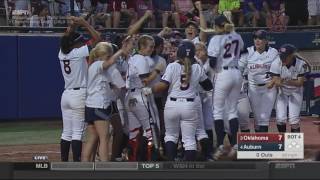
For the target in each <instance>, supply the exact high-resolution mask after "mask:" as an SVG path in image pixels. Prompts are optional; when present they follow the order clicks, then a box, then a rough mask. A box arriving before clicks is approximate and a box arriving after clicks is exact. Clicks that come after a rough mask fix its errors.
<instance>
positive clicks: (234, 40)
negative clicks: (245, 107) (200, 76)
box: [208, 32, 243, 120]
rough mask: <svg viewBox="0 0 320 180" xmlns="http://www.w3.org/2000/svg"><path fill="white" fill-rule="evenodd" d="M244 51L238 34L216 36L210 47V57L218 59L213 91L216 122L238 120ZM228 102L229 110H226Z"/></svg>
mask: <svg viewBox="0 0 320 180" xmlns="http://www.w3.org/2000/svg"><path fill="white" fill-rule="evenodd" d="M242 49H243V40H242V38H241V36H240V35H239V34H237V33H236V32H231V33H229V34H223V35H215V36H213V37H212V38H211V40H210V43H209V46H208V55H209V56H210V57H215V58H217V66H216V72H217V73H216V74H215V79H214V80H213V82H214V89H213V107H214V110H213V116H214V120H221V119H224V111H226V114H227V115H228V117H227V119H228V120H231V119H234V118H237V117H238V115H237V100H238V98H239V94H240V89H241V84H242V76H241V72H240V71H239V70H238V61H239V59H240V51H241V50H242ZM226 101H228V104H229V105H230V108H229V109H225V103H226Z"/></svg>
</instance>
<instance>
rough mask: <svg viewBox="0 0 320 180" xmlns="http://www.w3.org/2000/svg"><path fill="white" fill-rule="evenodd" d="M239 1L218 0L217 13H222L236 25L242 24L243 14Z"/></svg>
mask: <svg viewBox="0 0 320 180" xmlns="http://www.w3.org/2000/svg"><path fill="white" fill-rule="evenodd" d="M241 2H242V1H240V0H219V4H218V10H219V13H220V14H224V15H225V16H226V17H227V18H228V20H229V21H231V22H233V23H234V24H236V25H237V26H243V23H244V15H243V12H242V9H241V6H240V5H241Z"/></svg>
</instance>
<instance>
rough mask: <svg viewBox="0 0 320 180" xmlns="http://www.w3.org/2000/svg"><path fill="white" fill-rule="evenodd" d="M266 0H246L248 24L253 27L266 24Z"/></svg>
mask: <svg viewBox="0 0 320 180" xmlns="http://www.w3.org/2000/svg"><path fill="white" fill-rule="evenodd" d="M263 3H265V0H245V1H244V16H245V19H246V22H247V24H250V25H252V26H253V27H257V26H266V17H267V12H266V10H265V9H264V8H263Z"/></svg>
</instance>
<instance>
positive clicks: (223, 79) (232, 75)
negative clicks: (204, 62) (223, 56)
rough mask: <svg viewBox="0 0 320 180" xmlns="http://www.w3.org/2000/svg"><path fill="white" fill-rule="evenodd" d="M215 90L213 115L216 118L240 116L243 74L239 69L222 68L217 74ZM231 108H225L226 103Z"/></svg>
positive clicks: (229, 118)
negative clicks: (239, 103)
mask: <svg viewBox="0 0 320 180" xmlns="http://www.w3.org/2000/svg"><path fill="white" fill-rule="evenodd" d="M214 82H215V84H214V90H213V107H214V108H213V117H214V120H221V119H224V117H225V114H226V118H227V120H231V119H234V118H238V110H237V104H238V98H239V95H240V90H241V85H242V76H241V73H240V71H239V70H238V69H236V68H229V69H227V70H226V69H222V70H221V72H219V73H217V74H216V75H215V79H214ZM226 103H227V104H228V106H229V108H228V109H226V108H225V104H226Z"/></svg>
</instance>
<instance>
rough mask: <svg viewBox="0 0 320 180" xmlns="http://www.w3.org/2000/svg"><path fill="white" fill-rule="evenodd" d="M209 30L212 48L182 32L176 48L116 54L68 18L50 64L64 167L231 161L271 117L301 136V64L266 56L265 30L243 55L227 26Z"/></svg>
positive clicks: (161, 43) (161, 39) (134, 43)
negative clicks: (58, 81)
mask: <svg viewBox="0 0 320 180" xmlns="http://www.w3.org/2000/svg"><path fill="white" fill-rule="evenodd" d="M200 14H201V13H200ZM200 18H201V17H200ZM142 20H143V19H142ZM138 23H139V22H138ZM214 23H215V26H214V35H213V36H212V37H211V38H208V37H207V33H206V32H205V31H203V28H202V26H201V28H200V30H198V26H197V25H196V24H195V23H193V22H189V23H188V24H187V26H186V29H185V37H184V38H185V39H184V38H180V39H178V38H177V37H175V38H174V39H172V37H170V38H171V39H170V38H169V40H168V37H167V36H164V35H163V34H164V33H163V32H161V33H159V34H158V35H147V34H137V33H128V35H127V36H125V37H123V38H122V39H121V42H120V43H118V44H117V45H116V44H112V43H110V42H104V41H103V40H101V35H100V33H99V32H97V31H96V30H95V29H94V28H93V27H91V26H90V25H89V24H88V23H87V22H86V21H85V20H84V19H83V18H78V17H72V18H71V25H70V27H69V28H68V29H67V31H66V33H65V34H64V35H63V36H62V38H61V42H60V52H59V55H58V57H59V60H60V65H61V70H62V74H63V77H64V80H65V87H64V89H65V90H64V92H63V94H62V98H61V110H62V116H63V132H62V135H61V143H60V145H61V146H60V147H61V160H62V161H68V160H69V157H68V156H69V149H70V147H71V150H72V154H73V161H95V160H97V159H99V160H100V161H124V160H126V161H158V160H167V161H217V160H221V159H223V158H225V157H227V158H229V159H235V158H236V153H237V149H238V147H237V133H238V132H248V133H249V132H268V131H269V124H270V119H271V112H272V110H273V109H275V110H276V124H277V128H278V131H279V132H287V131H290V132H300V109H301V105H302V98H303V83H304V76H305V75H306V73H308V71H309V64H308V63H307V61H306V60H305V59H303V58H302V57H301V56H299V54H298V53H297V48H296V47H295V46H294V45H292V44H284V45H282V46H281V47H280V49H275V48H273V47H271V46H269V44H268V39H269V35H268V33H267V32H266V31H264V30H257V31H255V32H253V39H252V40H253V46H251V47H247V46H246V44H244V42H243V40H242V38H241V36H240V35H239V34H238V33H237V32H236V31H235V30H234V26H233V24H232V22H230V20H229V19H228V18H227V17H226V16H224V15H219V16H217V17H215V20H214ZM78 27H82V28H84V29H86V31H87V33H88V34H89V36H90V39H87V38H85V37H84V36H83V35H82V34H80V33H78V32H77V31H76V30H77V28H78ZM133 27H134V25H133ZM129 32H133V31H130V30H129ZM176 34H177V33H175V35H176ZM250 112H252V113H253V119H254V123H253V124H254V127H253V128H252V127H251V124H252V123H251V122H250V118H249V114H250ZM110 125H111V126H110ZM110 127H112V128H110ZM287 127H289V129H287ZM111 137H112V138H111ZM82 142H85V143H84V144H83V145H82ZM226 142H227V143H228V145H226V144H225V143H226ZM229 144H230V146H229ZM230 147H231V148H230ZM110 154H111V156H110Z"/></svg>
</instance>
